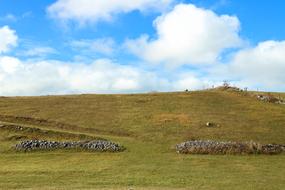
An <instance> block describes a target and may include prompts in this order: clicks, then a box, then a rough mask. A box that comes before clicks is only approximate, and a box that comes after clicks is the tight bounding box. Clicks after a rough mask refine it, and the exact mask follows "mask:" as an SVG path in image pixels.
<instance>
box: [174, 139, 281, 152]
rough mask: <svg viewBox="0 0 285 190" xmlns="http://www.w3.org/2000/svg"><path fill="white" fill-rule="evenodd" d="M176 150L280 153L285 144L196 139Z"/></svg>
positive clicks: (177, 147) (179, 146)
mask: <svg viewBox="0 0 285 190" xmlns="http://www.w3.org/2000/svg"><path fill="white" fill-rule="evenodd" d="M176 151H177V152H178V153H182V154H278V153H281V152H282V151H284V145H278V144H266V145H262V144H259V143H255V142H243V143H239V142H217V141H210V140H208V141H202V140H195V141H187V142H183V143H181V144H178V145H176Z"/></svg>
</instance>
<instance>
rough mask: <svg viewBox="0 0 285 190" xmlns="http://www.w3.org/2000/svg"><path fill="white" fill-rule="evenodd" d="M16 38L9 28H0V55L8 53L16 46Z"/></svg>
mask: <svg viewBox="0 0 285 190" xmlns="http://www.w3.org/2000/svg"><path fill="white" fill-rule="evenodd" d="M17 40H18V37H17V35H16V32H15V31H14V30H11V29H10V28H9V26H3V27H0V54H1V53H6V52H8V51H9V50H10V49H11V48H12V47H15V46H17Z"/></svg>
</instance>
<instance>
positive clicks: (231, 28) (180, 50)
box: [126, 4, 242, 65]
mask: <svg viewBox="0 0 285 190" xmlns="http://www.w3.org/2000/svg"><path fill="white" fill-rule="evenodd" d="M154 27H155V29H156V32H157V39H150V38H149V37H148V36H147V35H143V36H142V37H140V38H139V39H137V40H128V41H127V42H126V46H127V48H128V49H129V50H130V51H131V52H133V53H135V54H136V55H137V56H140V57H142V58H143V59H145V60H146V61H148V62H154V63H161V62H163V63H168V64H175V65H179V64H201V63H215V62H216V61H217V59H218V58H219V55H220V54H221V52H222V51H223V50H225V49H226V48H235V47H239V46H241V44H242V39H241V38H240V37H239V34H238V33H239V30H240V23H239V20H238V18H237V17H235V16H228V15H221V16H219V15H217V14H215V13H214V12H212V11H211V10H206V9H202V8H197V7H196V6H194V5H192V4H179V5H176V6H175V8H174V9H173V10H172V11H171V12H168V13H166V14H164V15H162V16H160V17H158V18H157V19H156V20H155V21H154Z"/></svg>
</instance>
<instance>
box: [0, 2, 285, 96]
mask: <svg viewBox="0 0 285 190" xmlns="http://www.w3.org/2000/svg"><path fill="white" fill-rule="evenodd" d="M29 2H30V3H29V4H28V3H25V2H23V1H22V2H20V1H17V0H9V1H8V0H0V5H1V6H0V96H50V95H72V94H74V95H80V94H141V93H149V92H150V91H158V92H176V91H184V90H185V89H190V90H191V91H192V90H202V89H205V88H209V87H211V86H213V85H214V86H219V85H221V84H222V82H223V81H224V80H227V81H229V82H230V83H231V84H232V85H234V86H238V87H240V88H248V89H249V91H255V90H258V91H264V92H285V85H284V84H285V75H284V72H285V53H284V52H285V25H284V20H285V12H284V9H285V2H284V1H282V0H276V1H274V3H272V2H269V1H258V0H253V1H250V2H248V1H237V0H205V1H198V0H132V1H129V0H122V1H118V2H116V3H114V2H111V1H107V0H105V1H104V2H102V1H101V2H100V0H93V1H92V0H83V1H80V3H79V1H76V0H48V1H44V2H43V1H36V0H31V1H29Z"/></svg>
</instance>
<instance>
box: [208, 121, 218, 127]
mask: <svg viewBox="0 0 285 190" xmlns="http://www.w3.org/2000/svg"><path fill="white" fill-rule="evenodd" d="M219 126H220V125H219V124H216V123H213V122H207V123H206V127H219Z"/></svg>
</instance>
